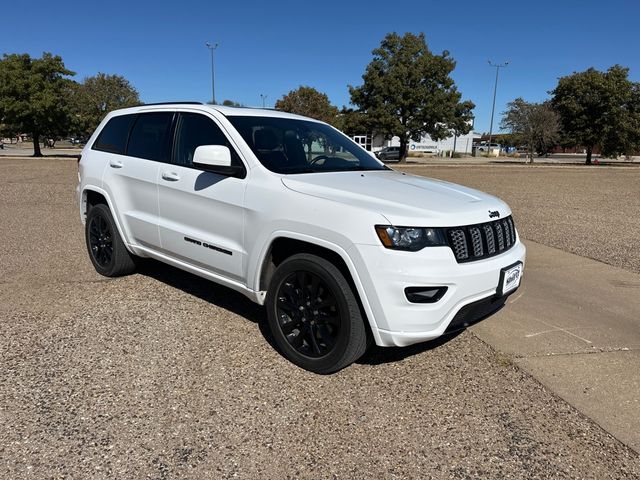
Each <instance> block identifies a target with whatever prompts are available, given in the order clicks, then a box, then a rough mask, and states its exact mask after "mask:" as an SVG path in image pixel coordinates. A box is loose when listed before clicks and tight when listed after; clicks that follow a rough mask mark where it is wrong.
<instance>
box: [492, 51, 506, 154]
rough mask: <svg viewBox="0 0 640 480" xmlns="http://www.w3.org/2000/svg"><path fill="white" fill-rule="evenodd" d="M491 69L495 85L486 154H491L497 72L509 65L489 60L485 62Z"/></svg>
mask: <svg viewBox="0 0 640 480" xmlns="http://www.w3.org/2000/svg"><path fill="white" fill-rule="evenodd" d="M487 62H488V63H489V65H490V66H491V67H494V68H495V69H496V83H495V84H494V85H493V106H492V107H491V123H490V124H489V144H488V145H487V154H489V155H490V154H491V137H492V136H493V114H494V112H495V109H496V92H497V91H498V72H500V69H501V68H505V67H506V66H507V65H509V62H504V63H491V60H487Z"/></svg>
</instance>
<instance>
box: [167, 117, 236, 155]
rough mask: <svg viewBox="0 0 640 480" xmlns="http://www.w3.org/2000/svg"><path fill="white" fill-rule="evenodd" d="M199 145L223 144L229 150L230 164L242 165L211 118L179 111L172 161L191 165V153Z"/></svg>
mask: <svg viewBox="0 0 640 480" xmlns="http://www.w3.org/2000/svg"><path fill="white" fill-rule="evenodd" d="M201 145H224V146H226V147H229V150H230V151H231V164H232V165H239V166H240V165H242V161H241V160H240V157H239V156H238V154H237V153H236V151H235V149H234V148H233V146H232V145H231V143H230V142H229V140H227V137H226V136H225V134H224V133H223V132H222V130H220V127H218V126H217V125H216V124H215V123H214V122H213V120H211V119H209V118H207V117H205V116H204V115H200V114H198V113H180V116H179V118H178V124H177V126H176V134H175V143H174V148H173V159H172V162H171V163H173V164H175V165H180V166H182V167H193V154H194V152H195V150H196V148H197V147H199V146H201Z"/></svg>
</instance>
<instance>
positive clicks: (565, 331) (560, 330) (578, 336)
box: [525, 320, 593, 345]
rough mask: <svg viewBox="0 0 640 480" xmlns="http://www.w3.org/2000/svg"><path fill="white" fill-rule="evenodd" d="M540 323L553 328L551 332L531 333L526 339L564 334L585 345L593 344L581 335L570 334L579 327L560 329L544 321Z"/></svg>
mask: <svg viewBox="0 0 640 480" xmlns="http://www.w3.org/2000/svg"><path fill="white" fill-rule="evenodd" d="M538 321H539V322H540V323H544V324H545V325H547V326H548V327H551V329H550V330H543V331H542V332H536V333H529V334H527V335H525V338H531V337H537V336H538V335H544V334H545V333H553V332H563V333H566V334H567V335H571V336H572V337H575V338H577V339H579V340H582V341H583V342H585V343H588V344H590V345H591V344H592V343H593V342H592V341H591V340H587V339H586V338H583V337H581V336H580V335H576V334H575V333H572V332H570V331H569V330H577V329H578V328H579V327H576V328H571V329H569V328H562V327H558V326H557V325H552V324H550V323H547V322H544V321H542V320H538Z"/></svg>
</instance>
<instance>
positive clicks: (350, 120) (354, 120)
mask: <svg viewBox="0 0 640 480" xmlns="http://www.w3.org/2000/svg"><path fill="white" fill-rule="evenodd" d="M333 126H334V127H336V128H337V129H338V130H340V131H342V132H344V133H346V134H347V135H350V136H353V135H362V134H364V133H368V132H371V130H372V128H373V127H372V122H371V119H370V118H369V117H368V116H367V115H366V114H365V113H363V112H360V111H358V110H354V109H353V108H347V107H342V110H340V112H339V113H338V115H337V117H336V119H335V121H334V123H333Z"/></svg>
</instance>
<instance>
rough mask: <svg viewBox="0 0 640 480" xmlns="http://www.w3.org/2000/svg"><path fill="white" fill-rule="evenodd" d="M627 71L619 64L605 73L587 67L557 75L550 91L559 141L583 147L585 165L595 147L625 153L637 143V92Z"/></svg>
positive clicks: (608, 152)
mask: <svg viewBox="0 0 640 480" xmlns="http://www.w3.org/2000/svg"><path fill="white" fill-rule="evenodd" d="M628 73H629V69H627V68H624V67H621V66H620V65H614V66H613V67H611V68H609V69H608V70H607V71H606V72H600V71H598V70H596V69H594V68H589V69H588V70H585V71H584V72H577V73H573V74H572V75H569V76H566V77H562V78H560V79H559V80H558V85H557V86H556V88H555V89H554V90H553V91H552V92H550V93H551V94H552V95H553V98H552V104H553V106H554V108H555V109H556V110H557V111H558V113H559V114H560V120H561V124H562V131H563V135H564V138H563V143H564V144H573V145H580V146H583V147H585V148H586V150H587V159H586V163H587V165H590V164H591V156H592V153H593V149H594V148H595V147H596V146H598V147H600V148H601V150H602V153H603V155H605V156H617V155H620V154H624V153H629V152H630V151H631V150H633V149H634V148H637V146H638V135H639V133H638V132H639V129H640V95H639V94H638V84H634V83H633V82H631V81H630V80H629V79H628Z"/></svg>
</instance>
